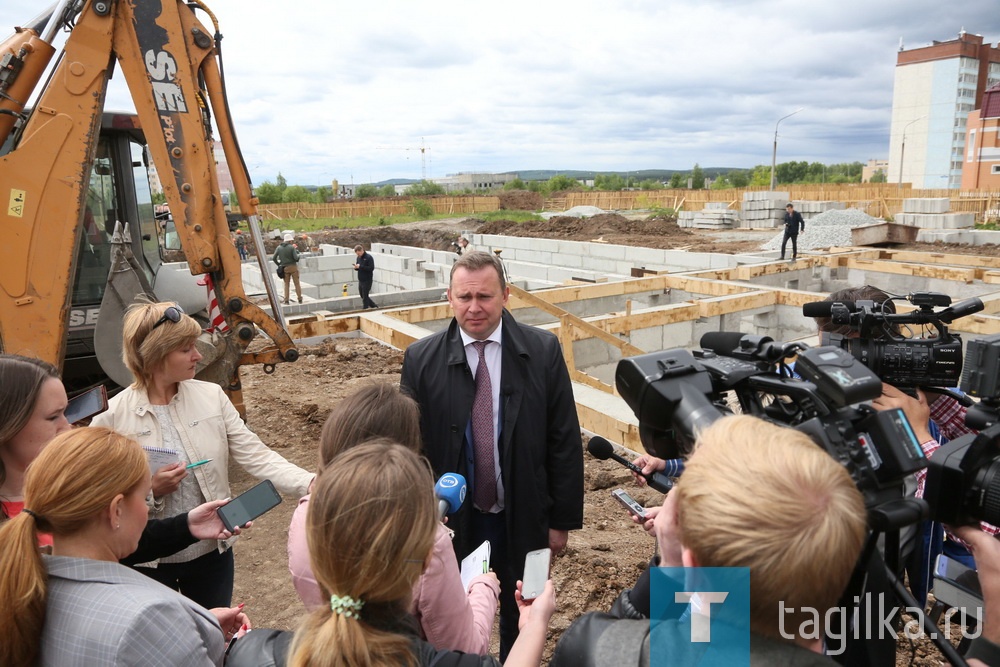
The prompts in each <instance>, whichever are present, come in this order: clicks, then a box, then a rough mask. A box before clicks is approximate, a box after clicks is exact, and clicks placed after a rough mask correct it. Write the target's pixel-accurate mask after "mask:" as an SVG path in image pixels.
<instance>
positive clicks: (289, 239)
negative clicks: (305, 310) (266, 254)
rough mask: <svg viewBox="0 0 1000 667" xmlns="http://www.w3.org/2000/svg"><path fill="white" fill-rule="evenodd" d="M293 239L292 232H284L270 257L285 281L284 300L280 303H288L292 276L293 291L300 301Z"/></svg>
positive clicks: (296, 251) (296, 252)
mask: <svg viewBox="0 0 1000 667" xmlns="http://www.w3.org/2000/svg"><path fill="white" fill-rule="evenodd" d="M294 240H295V235H294V234H292V233H291V232H288V233H286V234H285V236H284V239H283V240H282V242H281V245H279V246H278V248H277V250H275V251H274V256H273V257H271V261H273V262H274V263H275V264H277V265H278V271H279V272H280V274H281V277H282V278H283V279H284V281H285V300H284V301H282V303H288V283H289V282H290V281H291V280H292V279H293V278H294V279H295V293H296V294H297V295H298V297H299V303H302V285H301V284H300V283H299V251H298V249H297V248H296V247H295V244H294V243H293V241H294Z"/></svg>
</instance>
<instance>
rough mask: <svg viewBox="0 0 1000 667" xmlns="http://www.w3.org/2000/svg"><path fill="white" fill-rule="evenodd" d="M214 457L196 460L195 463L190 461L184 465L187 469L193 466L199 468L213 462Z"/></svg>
mask: <svg viewBox="0 0 1000 667" xmlns="http://www.w3.org/2000/svg"><path fill="white" fill-rule="evenodd" d="M211 462H212V459H205V460H204V461H195V462H194V463H189V464H187V465H186V466H184V469H185V470H190V469H191V468H197V467H198V466H203V465H205V464H206V463H211Z"/></svg>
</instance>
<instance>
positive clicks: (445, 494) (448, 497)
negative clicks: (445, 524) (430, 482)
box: [434, 472, 468, 521]
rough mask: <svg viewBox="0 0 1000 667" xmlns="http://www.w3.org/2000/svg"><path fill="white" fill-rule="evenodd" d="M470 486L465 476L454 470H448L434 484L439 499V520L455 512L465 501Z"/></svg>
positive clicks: (435, 493)
mask: <svg viewBox="0 0 1000 667" xmlns="http://www.w3.org/2000/svg"><path fill="white" fill-rule="evenodd" d="M467 489H468V487H467V486H466V484H465V478H464V477H462V476H461V475H459V474H458V473H454V472H446V473H445V474H443V475H441V479H439V480H438V481H437V484H435V485H434V496H435V497H436V498H437V499H438V521H441V520H442V519H444V515H445V514H453V513H454V512H456V511H457V510H458V508H459V507H461V506H462V503H464V502H465V492H466V490H467Z"/></svg>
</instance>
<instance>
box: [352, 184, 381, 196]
mask: <svg viewBox="0 0 1000 667" xmlns="http://www.w3.org/2000/svg"><path fill="white" fill-rule="evenodd" d="M354 197H355V198H356V199H371V198H372V197H378V188H376V187H375V186H374V185H372V184H371V183H365V184H364V185H359V186H358V187H356V188H355V189H354Z"/></svg>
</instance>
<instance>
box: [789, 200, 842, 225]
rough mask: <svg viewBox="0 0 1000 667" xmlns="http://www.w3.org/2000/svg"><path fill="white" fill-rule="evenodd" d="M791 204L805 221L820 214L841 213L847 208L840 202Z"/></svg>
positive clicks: (795, 202)
mask: <svg viewBox="0 0 1000 667" xmlns="http://www.w3.org/2000/svg"><path fill="white" fill-rule="evenodd" d="M786 203H787V202H786ZM792 204H794V205H795V210H796V211H798V212H799V213H801V214H802V219H803V220H806V221H809V220H810V219H812V218H815V217H816V216H817V215H819V214H820V213H826V212H827V211H843V210H844V209H845V208H847V204H845V203H844V202H842V201H794V202H792ZM782 215H784V214H782Z"/></svg>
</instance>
